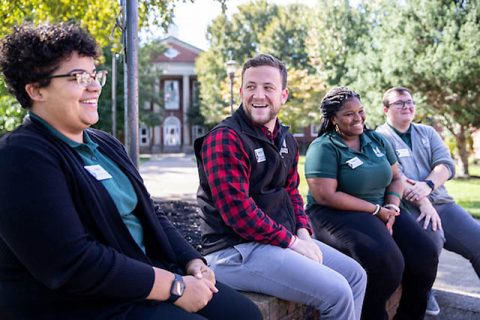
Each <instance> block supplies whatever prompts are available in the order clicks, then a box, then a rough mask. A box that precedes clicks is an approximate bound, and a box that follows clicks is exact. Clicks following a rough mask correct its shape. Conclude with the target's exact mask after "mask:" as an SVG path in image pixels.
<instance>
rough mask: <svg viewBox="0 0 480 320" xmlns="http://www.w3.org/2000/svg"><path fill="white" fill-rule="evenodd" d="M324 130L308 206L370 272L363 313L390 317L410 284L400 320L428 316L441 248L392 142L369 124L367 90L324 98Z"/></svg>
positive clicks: (318, 228)
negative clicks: (406, 207)
mask: <svg viewBox="0 0 480 320" xmlns="http://www.w3.org/2000/svg"><path fill="white" fill-rule="evenodd" d="M321 112H322V123H321V128H320V131H319V134H318V135H319V136H318V138H317V139H315V140H314V141H313V142H312V143H311V144H310V146H309V148H308V150H307V154H306V159H305V176H306V178H307V183H308V187H309V192H308V196H307V209H306V212H307V214H308V215H309V218H310V220H311V221H312V224H313V228H314V231H315V236H316V238H317V239H319V240H320V241H323V242H325V243H327V244H329V245H331V246H332V247H334V248H336V249H337V250H339V251H341V252H343V253H345V254H347V255H349V256H351V257H352V258H354V259H355V260H357V261H358V262H359V263H360V265H362V266H363V267H364V268H365V270H366V272H367V290H366V294H365V300H364V303H363V309H362V319H368V320H383V319H386V316H387V313H386V309H385V304H386V302H387V300H388V299H389V297H390V296H391V294H392V293H393V292H394V291H395V289H396V288H397V287H398V286H399V285H400V284H401V285H402V296H401V299H400V304H399V307H398V310H397V313H396V315H395V319H405V320H406V319H409V320H415V319H418V320H420V319H423V317H424V314H425V309H426V304H427V294H428V291H429V289H430V287H431V285H432V284H433V281H434V280H435V273H436V271H437V265H438V254H437V251H436V249H435V246H434V244H433V242H432V241H431V240H430V239H429V238H428V237H427V236H426V235H425V233H424V232H423V230H422V229H421V228H420V226H419V225H418V224H417V223H416V222H415V219H413V218H412V217H411V216H410V215H409V214H408V213H407V212H403V211H402V212H400V209H399V205H400V200H401V194H402V191H403V185H402V180H401V176H400V172H399V169H398V165H397V158H396V156H395V153H394V152H393V149H392V148H391V146H390V144H389V142H388V141H387V140H386V139H385V138H384V137H382V136H381V135H380V134H378V133H376V132H375V131H372V130H368V129H367V127H366V126H365V120H366V115H365V110H364V107H363V105H362V103H361V100H360V95H359V94H357V93H356V92H355V91H353V90H350V89H349V88H346V87H337V88H333V89H332V90H330V91H329V92H328V93H327V94H326V95H325V97H324V98H323V100H322V102H321Z"/></svg>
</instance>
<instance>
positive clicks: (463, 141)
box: [455, 125, 469, 177]
mask: <svg viewBox="0 0 480 320" xmlns="http://www.w3.org/2000/svg"><path fill="white" fill-rule="evenodd" d="M455 140H456V141H457V151H458V172H457V177H468V176H469V172H468V151H467V138H466V137H465V127H464V126H462V125H461V126H460V132H459V133H458V134H456V135H455Z"/></svg>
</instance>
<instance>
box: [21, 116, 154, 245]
mask: <svg viewBox="0 0 480 320" xmlns="http://www.w3.org/2000/svg"><path fill="white" fill-rule="evenodd" d="M29 116H30V117H32V118H34V119H35V120H38V121H39V122H40V123H42V124H43V125H44V126H45V127H46V128H47V129H48V130H49V131H50V132H51V133H52V134H53V135H55V136H56V137H57V138H59V139H60V140H62V141H63V142H65V143H66V144H68V145H69V146H70V147H71V148H72V149H74V150H75V152H77V153H78V155H79V156H80V157H81V158H82V160H83V163H84V164H85V166H92V165H100V166H101V167H102V168H103V169H104V170H105V171H106V172H108V173H109V174H110V175H111V176H112V177H111V178H109V179H104V180H101V181H100V182H101V183H102V185H103V186H104V187H105V189H106V190H107V191H108V194H109V195H110V197H111V198H112V200H113V202H114V203H115V206H116V207H117V210H118V212H119V213H120V216H121V217H122V220H123V222H124V223H125V225H126V226H127V228H128V231H129V232H130V234H131V235H132V237H133V239H134V240H135V242H136V243H137V244H138V246H139V247H140V248H141V249H142V250H143V252H145V246H144V244H143V228H142V225H141V224H140V220H138V218H137V217H136V216H135V215H134V214H132V212H133V210H134V209H135V207H136V206H137V201H138V199H137V194H136V193H135V190H134V189H133V185H132V183H131V182H130V180H129V179H128V178H127V176H126V175H125V174H124V173H123V172H122V170H120V168H119V167H118V166H117V164H116V163H115V162H113V161H112V160H111V159H110V158H109V157H107V156H106V155H104V154H103V153H101V152H100V151H99V150H98V144H96V143H95V142H93V141H92V139H91V138H90V136H89V135H88V133H87V132H85V131H84V132H83V141H84V143H78V142H75V141H73V140H71V139H69V138H67V137H66V136H64V135H63V134H62V133H60V132H59V131H58V130H57V129H55V128H54V127H52V126H51V125H50V124H49V123H48V122H46V121H45V120H43V119H42V118H40V117H39V116H37V115H36V114H35V113H33V112H31V111H30V112H29Z"/></svg>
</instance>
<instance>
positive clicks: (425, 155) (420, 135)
mask: <svg viewBox="0 0 480 320" xmlns="http://www.w3.org/2000/svg"><path fill="white" fill-rule="evenodd" d="M411 126H412V130H411V139H412V148H410V147H409V146H408V145H407V144H406V143H405V142H404V141H403V140H402V139H401V138H400V137H399V136H398V135H397V134H396V133H395V131H394V130H393V129H392V128H391V127H390V126H389V125H388V124H386V123H385V124H383V125H381V126H379V127H378V128H377V131H378V132H380V133H381V134H382V135H384V136H385V137H386V138H387V139H388V141H390V143H391V144H392V146H393V149H394V150H395V153H396V154H397V157H398V164H399V168H400V171H401V172H402V173H403V175H405V176H406V177H408V178H411V179H414V180H417V181H423V180H425V179H426V178H427V177H428V175H429V174H430V172H431V171H432V170H433V168H434V167H435V166H437V165H439V164H443V165H444V166H446V167H447V168H448V170H450V177H449V179H451V178H453V177H454V175H455V163H454V162H453V160H452V157H451V156H450V152H449V150H448V148H447V147H446V146H445V144H444V143H443V141H442V139H441V138H440V136H439V135H438V133H437V132H436V131H435V129H433V128H432V127H431V126H426V125H423V124H414V123H412V124H411ZM429 199H430V201H431V202H432V204H435V205H438V204H442V203H451V202H454V200H453V198H452V197H451V196H450V195H449V194H448V192H447V189H446V188H445V186H443V185H442V186H439V187H438V188H437V189H435V191H433V192H432V193H431V194H430V195H429Z"/></svg>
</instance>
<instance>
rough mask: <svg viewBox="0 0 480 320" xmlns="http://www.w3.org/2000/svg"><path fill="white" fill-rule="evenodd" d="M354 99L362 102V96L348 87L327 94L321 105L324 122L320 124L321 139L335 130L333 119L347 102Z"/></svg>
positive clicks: (334, 89)
mask: <svg viewBox="0 0 480 320" xmlns="http://www.w3.org/2000/svg"><path fill="white" fill-rule="evenodd" d="M353 98H357V99H358V100H360V95H359V94H358V93H356V92H355V91H353V90H351V89H349V88H347V87H336V88H333V89H331V90H330V91H328V92H327V94H326V95H325V97H323V99H322V102H321V104H320V111H321V113H322V122H321V124H320V130H319V131H318V136H319V137H320V136H321V135H322V134H324V133H325V132H330V131H333V130H335V125H334V124H333V122H332V117H333V116H334V115H335V113H337V111H338V110H340V109H341V108H342V107H343V106H344V105H345V103H346V102H347V101H349V100H351V99H353Z"/></svg>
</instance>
